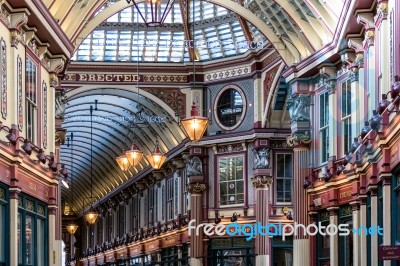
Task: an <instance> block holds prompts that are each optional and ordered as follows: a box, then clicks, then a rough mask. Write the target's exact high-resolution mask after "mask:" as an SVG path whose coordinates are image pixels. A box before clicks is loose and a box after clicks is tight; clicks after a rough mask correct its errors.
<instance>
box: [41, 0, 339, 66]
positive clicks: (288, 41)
mask: <svg viewBox="0 0 400 266" xmlns="http://www.w3.org/2000/svg"><path fill="white" fill-rule="evenodd" d="M198 1H200V0H197V1H195V3H196V2H198ZM345 1H346V0H338V1H324V0H235V1H233V0H208V1H206V2H208V3H210V4H215V5H218V6H221V7H224V8H226V9H228V10H230V11H231V12H233V13H235V14H237V15H238V20H239V22H240V24H241V27H242V30H243V31H244V33H245V36H247V37H246V39H248V38H251V36H252V31H251V27H252V26H251V25H253V26H254V27H255V28H256V29H257V30H258V31H259V32H260V33H261V34H262V35H263V36H265V37H266V38H267V39H268V40H269V42H270V43H271V44H272V45H273V46H274V48H275V49H276V50H277V51H278V52H279V54H280V55H281V57H282V59H283V60H284V61H285V63H286V64H287V65H291V64H293V63H296V62H299V61H300V60H301V59H302V58H304V57H306V56H308V55H310V54H311V53H313V52H315V51H316V50H318V49H319V48H321V47H322V46H323V45H324V44H327V43H329V42H330V41H331V40H332V36H333V34H334V32H335V30H336V26H337V21H338V19H339V17H340V14H341V9H342V7H343V4H344V2H345ZM175 2H176V3H179V4H180V5H181V6H182V5H184V4H185V3H186V0H176V1H175ZM203 2H205V1H203ZM44 3H45V4H46V6H47V7H48V8H49V10H50V12H51V13H52V14H53V16H54V17H55V19H56V20H58V21H59V24H60V26H61V27H62V29H64V31H65V32H66V34H67V35H68V36H69V38H70V39H71V41H72V42H73V43H74V45H75V48H76V49H77V48H78V47H79V45H80V44H81V43H82V42H83V41H84V40H85V39H86V37H87V36H89V34H90V33H91V32H92V31H93V30H95V29H96V28H97V27H98V26H99V25H100V24H101V23H102V22H103V21H105V20H106V19H107V18H109V17H111V16H113V15H114V14H116V13H118V12H119V11H121V10H123V9H126V8H128V7H130V6H131V5H130V4H128V3H127V2H126V0H108V1H106V0H75V1H63V0H44ZM189 17H190V16H189ZM241 19H243V21H244V22H243V21H240V20H241ZM188 24H189V21H188V20H187V18H186V19H185V18H184V20H183V25H186V26H187V25H188ZM186 28H188V27H186ZM249 28H250V29H249ZM253 33H254V32H253ZM187 34H188V32H186V36H185V37H186V38H185V39H189V40H190V38H187V37H188V36H187ZM249 36H250V37H249Z"/></svg>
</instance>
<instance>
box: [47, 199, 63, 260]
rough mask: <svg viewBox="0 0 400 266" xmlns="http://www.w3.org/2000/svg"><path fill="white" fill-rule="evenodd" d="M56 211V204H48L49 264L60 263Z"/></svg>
mask: <svg viewBox="0 0 400 266" xmlns="http://www.w3.org/2000/svg"><path fill="white" fill-rule="evenodd" d="M56 211H57V206H55V205H49V207H48V212H49V216H48V217H49V218H48V222H49V265H50V266H59V265H61V254H58V252H57V251H58V250H59V244H60V243H58V241H56Z"/></svg>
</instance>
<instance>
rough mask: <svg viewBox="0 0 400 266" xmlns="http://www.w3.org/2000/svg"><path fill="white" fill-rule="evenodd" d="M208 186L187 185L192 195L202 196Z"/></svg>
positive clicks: (198, 184)
mask: <svg viewBox="0 0 400 266" xmlns="http://www.w3.org/2000/svg"><path fill="white" fill-rule="evenodd" d="M206 188H207V186H206V184H204V183H191V184H187V186H186V189H187V191H188V192H189V193H190V194H202V193H203V191H204V190H206Z"/></svg>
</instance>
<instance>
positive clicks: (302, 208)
mask: <svg viewBox="0 0 400 266" xmlns="http://www.w3.org/2000/svg"><path fill="white" fill-rule="evenodd" d="M293 152H294V158H293V162H294V179H293V187H294V189H293V212H294V214H293V218H294V222H295V223H298V224H303V225H305V226H308V225H309V215H308V195H307V190H305V189H303V183H304V177H305V176H308V174H309V173H308V171H309V152H310V151H309V147H308V145H307V144H304V143H297V144H296V145H295V147H294V149H293ZM310 245H311V242H310V238H309V236H307V235H305V236H304V234H303V232H302V230H300V231H299V232H298V234H297V236H294V239H293V265H294V266H303V265H310V264H311V259H310V247H311V246H310Z"/></svg>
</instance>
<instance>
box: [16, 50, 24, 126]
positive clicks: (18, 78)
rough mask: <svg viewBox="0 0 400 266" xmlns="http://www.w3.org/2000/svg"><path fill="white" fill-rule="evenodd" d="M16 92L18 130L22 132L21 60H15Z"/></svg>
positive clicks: (19, 58)
mask: <svg viewBox="0 0 400 266" xmlns="http://www.w3.org/2000/svg"><path fill="white" fill-rule="evenodd" d="M17 82H18V83H17V92H18V129H19V130H20V131H22V128H23V123H24V114H23V107H22V59H21V57H19V56H18V58H17Z"/></svg>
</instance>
